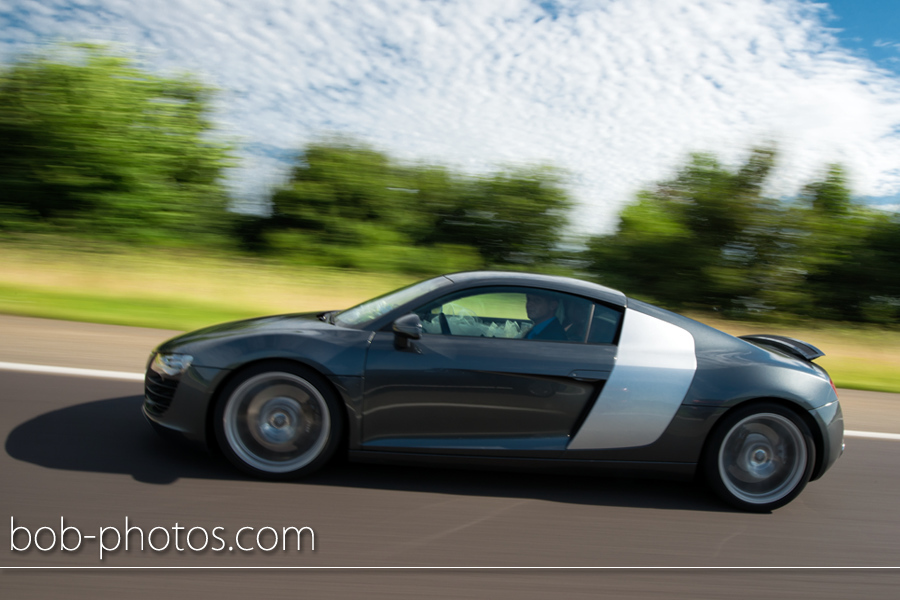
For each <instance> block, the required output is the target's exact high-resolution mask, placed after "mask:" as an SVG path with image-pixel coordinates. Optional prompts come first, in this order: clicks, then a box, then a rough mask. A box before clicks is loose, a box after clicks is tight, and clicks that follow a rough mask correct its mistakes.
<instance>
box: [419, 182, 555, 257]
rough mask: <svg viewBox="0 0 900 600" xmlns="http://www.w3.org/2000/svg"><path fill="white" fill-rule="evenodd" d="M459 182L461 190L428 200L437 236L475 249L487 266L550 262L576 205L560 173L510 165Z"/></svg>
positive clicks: (433, 237)
mask: <svg viewBox="0 0 900 600" xmlns="http://www.w3.org/2000/svg"><path fill="white" fill-rule="evenodd" d="M459 185H460V192H459V193H455V194H448V195H445V196H444V198H442V200H443V201H441V202H437V203H434V204H430V205H429V204H426V206H428V208H429V209H430V211H429V212H430V214H431V215H432V218H433V226H432V227H433V230H432V233H431V236H432V239H433V240H436V241H449V240H456V241H457V243H463V244H466V245H469V246H472V247H474V248H477V249H478V252H479V253H480V254H481V256H482V257H483V259H484V262H485V263H486V264H488V265H530V266H534V265H540V264H546V263H549V262H551V259H552V256H553V252H554V249H555V247H556V246H557V245H558V244H559V243H560V241H561V239H562V235H563V231H564V229H565V226H566V224H567V213H568V211H569V210H570V209H571V207H572V202H571V200H570V198H569V196H568V195H567V193H566V192H565V190H564V189H563V187H562V179H561V175H560V173H559V172H558V171H556V170H554V169H552V168H549V167H536V168H519V169H510V170H505V171H501V172H498V173H494V174H491V175H488V176H484V177H478V178H474V179H472V180H469V181H460V183H459Z"/></svg>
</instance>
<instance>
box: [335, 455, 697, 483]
mask: <svg viewBox="0 0 900 600" xmlns="http://www.w3.org/2000/svg"><path fill="white" fill-rule="evenodd" d="M348 458H349V460H351V461H352V462H359V463H369V464H385V465H394V464H396V465H416V466H423V465H424V466H430V467H447V468H468V469H485V470H504V471H527V472H545V473H572V474H595V475H596V474H600V473H602V474H606V475H612V476H627V477H652V478H662V479H676V480H689V479H692V478H693V477H694V472H695V470H696V467H697V465H696V463H683V462H649V461H647V462H644V461H625V460H568V459H553V458H551V459H540V458H512V457H498V456H458V455H446V454H424V453H412V452H382V451H373V450H351V451H350V452H349V453H348Z"/></svg>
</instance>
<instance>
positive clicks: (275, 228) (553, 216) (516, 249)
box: [243, 140, 570, 273]
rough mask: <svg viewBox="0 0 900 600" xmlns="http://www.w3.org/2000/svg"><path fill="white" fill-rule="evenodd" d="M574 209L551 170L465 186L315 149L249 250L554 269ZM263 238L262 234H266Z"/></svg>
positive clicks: (278, 196) (462, 181)
mask: <svg viewBox="0 0 900 600" xmlns="http://www.w3.org/2000/svg"><path fill="white" fill-rule="evenodd" d="M569 206H570V201H569V199H568V197H567V196H566V194H565V193H564V191H563V189H562V186H561V184H560V182H559V176H558V174H557V173H556V172H555V171H552V170H551V169H548V168H538V169H533V170H525V169H520V170H509V171H502V172H499V173H495V174H493V175H490V176H487V177H479V178H475V177H467V176H464V175H460V174H456V173H453V172H451V171H450V170H448V169H446V168H443V167H436V166H432V165H420V164H414V165H409V164H401V163H399V162H398V161H396V160H394V159H392V158H391V157H390V156H388V155H386V154H385V153H383V152H379V151H376V150H374V149H372V148H369V147H367V146H365V145H362V144H358V143H353V142H348V141H346V140H325V141H323V142H318V143H314V144H310V145H309V146H307V147H306V148H305V149H304V151H303V152H302V154H301V155H300V156H299V157H298V165H297V166H296V167H295V168H294V170H293V172H292V174H291V179H290V181H289V182H288V184H287V185H285V186H284V187H283V188H282V189H280V190H278V191H277V192H276V193H275V194H274V196H273V198H272V207H273V215H272V217H271V218H270V219H268V220H267V221H266V222H265V223H263V224H262V229H261V230H260V228H258V227H257V228H253V227H250V226H248V225H245V226H244V228H243V231H245V232H246V234H247V235H246V237H245V242H246V243H247V244H248V245H249V244H256V245H257V246H259V245H260V244H258V241H259V240H260V239H262V240H263V242H264V243H263V244H262V245H263V246H267V247H268V248H269V249H270V250H276V251H278V252H280V253H288V254H293V255H295V256H297V257H298V258H299V257H306V258H307V259H311V260H313V261H318V262H322V263H324V264H328V265H336V266H342V267H355V268H376V269H387V270H403V271H412V272H422V273H433V272H441V271H449V270H457V269H467V268H477V267H483V266H488V265H496V266H503V265H523V264H525V265H532V266H533V265H538V264H542V263H543V264H546V263H548V262H550V259H551V254H552V252H553V249H554V247H555V246H556V245H557V244H558V243H559V240H560V236H561V235H562V230H563V227H564V225H565V211H566V210H567V209H568V208H569ZM260 231H262V233H260Z"/></svg>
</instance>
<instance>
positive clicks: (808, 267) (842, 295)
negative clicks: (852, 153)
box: [791, 165, 900, 321]
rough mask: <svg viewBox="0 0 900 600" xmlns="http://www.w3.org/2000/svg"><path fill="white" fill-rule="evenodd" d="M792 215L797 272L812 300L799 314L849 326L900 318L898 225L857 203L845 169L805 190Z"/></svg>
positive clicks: (832, 170) (831, 172) (834, 170)
mask: <svg viewBox="0 0 900 600" xmlns="http://www.w3.org/2000/svg"><path fill="white" fill-rule="evenodd" d="M792 214H793V216H792V219H791V221H792V222H793V223H794V224H795V226H794V231H795V232H798V234H799V235H797V237H798V238H799V239H798V241H797V242H796V244H795V246H796V248H795V253H796V260H795V261H794V262H795V266H796V269H795V270H796V271H797V272H799V273H801V274H802V281H801V282H800V284H801V285H802V286H803V289H804V290H805V292H806V295H807V301H806V302H804V303H802V304H799V305H797V306H795V307H794V310H795V311H796V312H799V313H801V314H806V315H809V316H815V317H818V318H827V319H839V320H849V321H890V320H893V319H895V318H896V317H897V316H900V311H898V310H897V308H898V301H900V290H898V270H900V260H898V259H900V243H898V242H900V237H898V236H897V220H896V218H895V219H893V220H892V219H891V217H890V216H889V215H888V214H886V213H883V212H880V211H875V210H872V209H869V208H867V207H865V206H863V205H861V204H858V203H856V202H854V201H853V199H852V195H851V193H850V190H849V187H848V184H847V176H846V173H845V172H844V169H843V168H842V167H841V166H840V165H831V166H830V167H829V168H828V170H827V172H826V174H825V176H824V178H822V179H821V180H820V181H816V182H814V183H812V184H810V185H808V186H806V188H804V190H803V193H802V194H801V196H800V198H799V199H798V203H797V206H796V207H795V208H794V210H793V213H792Z"/></svg>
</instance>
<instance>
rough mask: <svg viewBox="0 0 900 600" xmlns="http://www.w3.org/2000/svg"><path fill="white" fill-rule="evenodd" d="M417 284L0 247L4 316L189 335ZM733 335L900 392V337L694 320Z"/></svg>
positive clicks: (281, 268)
mask: <svg viewBox="0 0 900 600" xmlns="http://www.w3.org/2000/svg"><path fill="white" fill-rule="evenodd" d="M413 280H414V278H413V277H404V276H401V275H385V274H371V273H356V272H347V271H334V270H326V269H317V268H311V267H292V266H287V265H284V264H279V263H276V262H270V261H263V260H260V259H253V258H243V257H235V256H230V257H217V256H214V255H212V254H203V253H198V252H192V253H191V252H177V251H155V252H153V253H150V252H148V251H139V250H122V249H121V248H108V247H101V248H78V249H72V250H70V251H61V250H59V249H56V248H44V247H40V246H35V245H27V246H26V245H22V244H0V313H6V314H15V315H25V316H36V317H47V318H54V319H67V320H76V321H90V322H97V323H111V324H118V325H135V326H141V327H159V328H164V329H180V330H190V329H196V328H198V327H202V326H204V325H210V324H213V323H218V322H222V321H228V320H235V319H241V318H246V317H252V316H258V315H265V314H277V313H285V312H305V311H315V310H329V309H342V308H347V307H349V306H352V305H354V304H356V303H358V302H360V301H362V300H365V299H368V298H371V297H373V296H377V295H379V294H382V293H384V292H387V291H390V290H392V289H395V288H397V287H400V286H402V285H405V284H407V283H411V282H412V281H413ZM691 316H693V317H694V318H696V319H698V320H700V321H704V322H706V323H708V324H709V325H712V326H713V327H717V328H719V329H722V330H724V331H727V332H729V333H732V334H735V335H741V334H745V333H760V332H768V333H779V334H782V335H788V336H791V337H796V338H798V339H801V340H804V341H806V342H809V343H811V344H813V345H815V346H817V347H819V348H821V349H822V350H823V351H824V352H825V354H826V356H825V357H823V358H821V359H819V360H818V361H817V362H818V363H819V364H821V365H822V366H823V367H825V368H826V369H828V371H829V372H830V373H831V375H832V377H833V378H834V380H835V382H836V383H837V385H838V386H840V387H848V388H855V389H866V390H876V391H889V392H900V331H898V330H886V329H880V328H876V327H856V326H849V325H841V324H832V323H824V322H815V323H808V324H802V325H792V326H785V325H772V324H761V323H747V322H739V321H726V320H721V319H717V318H715V317H711V316H709V315H704V314H699V315H698V314H694V315H691Z"/></svg>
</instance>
